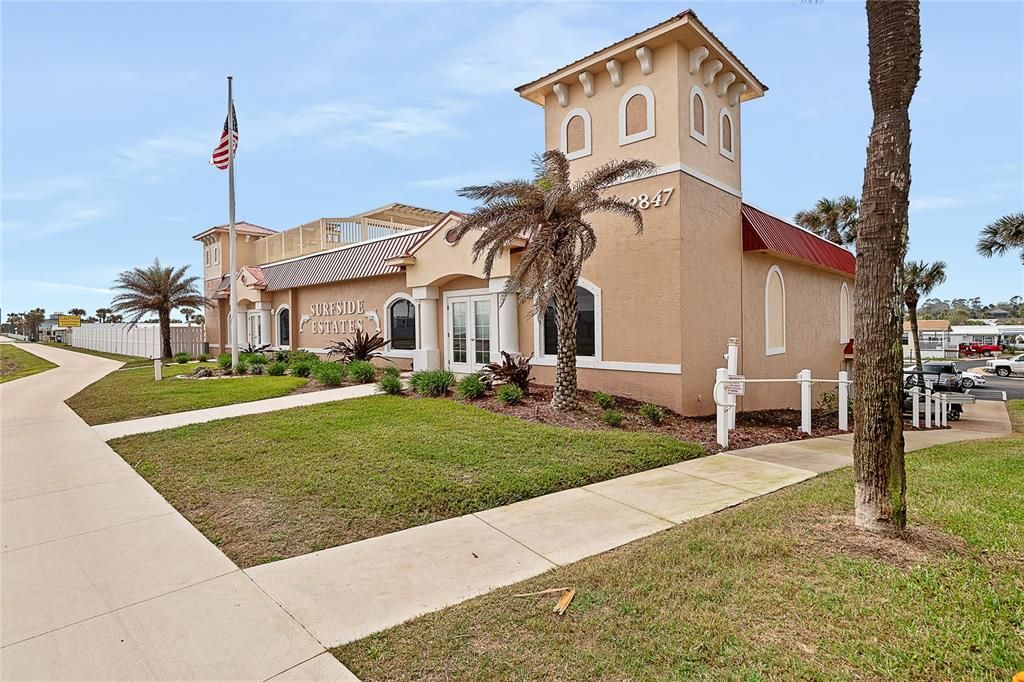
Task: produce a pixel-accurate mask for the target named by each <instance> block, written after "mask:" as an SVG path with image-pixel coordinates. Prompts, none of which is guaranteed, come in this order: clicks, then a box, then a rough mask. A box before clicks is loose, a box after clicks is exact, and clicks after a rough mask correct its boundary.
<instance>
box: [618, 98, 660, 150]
mask: <svg viewBox="0 0 1024 682" xmlns="http://www.w3.org/2000/svg"><path fill="white" fill-rule="evenodd" d="M649 137H654V92H653V91H652V90H651V89H650V88H649V87H647V86H646V85H637V86H634V87H632V88H630V89H629V90H627V91H626V94H625V95H623V96H622V99H620V100H619V144H620V145H624V144H630V143H631V142H638V141H639V140H646V139H647V138H649Z"/></svg>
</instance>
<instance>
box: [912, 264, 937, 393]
mask: <svg viewBox="0 0 1024 682" xmlns="http://www.w3.org/2000/svg"><path fill="white" fill-rule="evenodd" d="M945 281H946V264H945V262H943V261H941V260H939V261H935V262H934V263H925V262H924V261H907V262H906V263H904V264H903V304H904V305H905V306H907V314H908V315H909V316H910V333H911V334H913V335H914V364H915V365H916V367H917V385H918V386H924V368H923V367H922V365H921V334H920V332H919V331H918V326H917V303H918V301H920V300H921V298H922V297H924V296H927V295H928V294H930V293H931V292H932V289H934V288H935V287H937V286H939V285H940V284H942V283H943V282H945Z"/></svg>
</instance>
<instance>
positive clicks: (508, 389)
mask: <svg viewBox="0 0 1024 682" xmlns="http://www.w3.org/2000/svg"><path fill="white" fill-rule="evenodd" d="M524 395H525V393H523V389H521V388H519V387H518V386H516V385H515V384H502V385H501V386H499V387H498V390H497V391H495V392H494V397H495V398H497V399H498V402H500V403H504V404H505V405H518V404H519V403H521V402H523V396H524Z"/></svg>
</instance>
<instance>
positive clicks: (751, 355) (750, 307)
mask: <svg viewBox="0 0 1024 682" xmlns="http://www.w3.org/2000/svg"><path fill="white" fill-rule="evenodd" d="M772 265H777V266H778V267H779V270H781V272H782V278H783V283H784V284H785V290H786V352H785V353H781V354H778V355H767V354H766V353H765V307H764V286H765V280H766V279H767V275H768V270H769V268H771V266H772ZM843 282H846V284H847V286H848V287H849V288H850V294H851V296H852V294H853V278H851V277H844V276H841V275H839V274H834V273H831V272H827V271H824V270H819V269H817V268H813V267H810V266H807V265H803V264H800V263H797V262H794V261H789V260H782V259H779V258H776V257H773V256H771V255H766V254H761V253H753V252H748V253H745V254H744V255H743V292H744V293H743V329H742V336H741V345H740V371H741V373H743V374H745V375H746V376H747V377H751V378H754V377H765V378H782V377H794V376H796V374H797V372H799V371H800V370H801V369H809V370H811V375H812V376H813V377H815V378H818V377H821V378H828V379H834V378H836V377H837V375H838V373H839V371H840V370H841V369H843V348H844V346H845V343H843V342H841V341H840V339H839V310H840V308H839V297H840V291H841V289H842V285H843ZM834 388H835V385H828V384H815V385H814V389H813V399H814V401H815V403H816V402H817V399H818V396H819V395H820V394H821V393H822V392H823V391H829V390H832V389H834ZM799 406H800V392H799V388H798V386H797V385H796V384H765V385H760V386H755V385H749V386H748V387H747V395H746V397H744V398H742V399H741V402H740V409H744V410H759V409H765V408H769V407H799Z"/></svg>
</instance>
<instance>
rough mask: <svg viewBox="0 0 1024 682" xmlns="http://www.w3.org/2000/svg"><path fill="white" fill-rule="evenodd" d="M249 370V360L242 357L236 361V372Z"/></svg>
mask: <svg viewBox="0 0 1024 682" xmlns="http://www.w3.org/2000/svg"><path fill="white" fill-rule="evenodd" d="M248 371H249V361H248V360H244V359H242V358H238V362H236V363H235V374H245V373H246V372H248Z"/></svg>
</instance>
